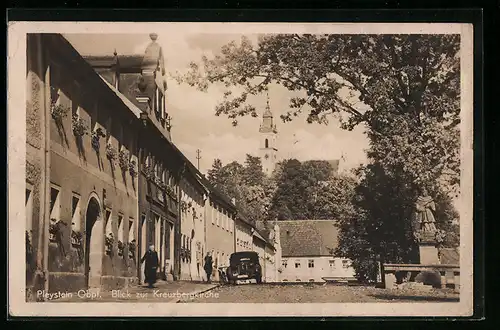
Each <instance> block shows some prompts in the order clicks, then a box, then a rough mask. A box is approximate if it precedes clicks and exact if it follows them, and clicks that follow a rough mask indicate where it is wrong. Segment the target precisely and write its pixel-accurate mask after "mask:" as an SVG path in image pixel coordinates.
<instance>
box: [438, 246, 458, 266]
mask: <svg viewBox="0 0 500 330" xmlns="http://www.w3.org/2000/svg"><path fill="white" fill-rule="evenodd" d="M439 255H440V257H439V259H440V261H441V264H442V265H459V264H460V253H459V251H458V249H455V248H441V249H439Z"/></svg>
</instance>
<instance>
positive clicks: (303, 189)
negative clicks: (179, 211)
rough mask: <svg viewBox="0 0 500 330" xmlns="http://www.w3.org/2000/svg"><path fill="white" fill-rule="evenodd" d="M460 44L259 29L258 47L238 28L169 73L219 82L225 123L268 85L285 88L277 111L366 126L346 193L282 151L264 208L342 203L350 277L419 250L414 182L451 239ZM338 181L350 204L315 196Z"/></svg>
mask: <svg viewBox="0 0 500 330" xmlns="http://www.w3.org/2000/svg"><path fill="white" fill-rule="evenodd" d="M459 55H460V38H459V36H458V35H416V34H414V35H334V34H332V35H320V34H316V35H311V34H303V35H297V34H286V35H283V34H278V35H264V36H262V37H261V38H260V39H259V41H258V44H257V45H256V46H254V45H253V44H252V43H251V42H250V41H249V40H248V39H247V38H242V40H241V43H239V44H238V43H236V42H232V43H230V44H228V45H226V46H224V47H223V48H222V49H221V53H220V54H217V55H215V56H214V57H213V58H206V57H204V58H202V64H201V65H200V64H196V63H192V65H191V70H190V72H189V73H188V74H186V75H184V76H183V77H179V81H183V82H186V83H188V84H190V85H191V86H196V87H198V88H199V89H200V90H207V88H208V86H209V85H210V84H222V85H223V86H225V87H226V89H227V90H226V92H225V93H224V98H223V100H222V101H221V102H220V104H218V105H217V106H216V109H215V114H216V115H226V116H228V118H229V119H231V120H232V121H233V124H234V125H237V123H238V117H241V116H246V115H251V116H256V115H257V113H256V109H255V107H254V106H253V105H252V104H251V102H250V99H249V96H250V95H257V94H261V93H263V92H264V91H266V90H267V89H268V88H269V87H270V86H272V85H273V84H278V85H281V86H283V87H285V88H286V89H288V90H289V91H290V111H288V112H287V113H285V114H283V115H282V116H281V118H282V120H283V121H284V122H287V121H291V120H293V118H295V117H297V116H298V115H299V114H300V113H302V112H307V122H309V123H312V122H320V123H328V120H329V118H331V117H332V116H335V118H337V119H338V120H339V121H340V125H341V127H342V128H343V129H346V130H352V129H353V128H354V127H356V126H357V125H363V126H364V128H365V132H366V134H367V137H368V139H369V142H370V147H369V150H368V154H367V156H368V160H369V163H368V165H367V166H364V167H361V168H360V169H359V171H358V181H359V182H358V183H357V187H356V189H355V193H353V194H351V195H350V193H349V189H350V188H348V187H350V186H349V185H347V183H346V182H336V183H335V184H333V183H332V184H331V185H330V184H328V185H325V186H321V187H320V186H319V185H316V184H315V180H316V181H322V180H319V179H314V178H315V174H316V173H321V170H319V169H318V168H317V167H314V166H309V167H305V168H303V166H302V164H300V162H298V161H294V160H289V161H287V162H285V163H283V164H281V165H280V166H278V167H277V169H276V171H275V175H274V176H275V185H276V186H275V187H276V191H275V192H276V193H275V195H274V197H273V200H272V203H271V206H270V215H272V216H277V217H278V218H287V219H293V218H296V219H297V218H303V219H307V218H311V217H321V216H323V215H325V214H329V215H331V214H334V215H335V214H337V213H339V212H341V211H342V212H341V213H343V214H341V215H340V216H339V219H340V220H341V237H340V246H339V248H338V251H337V252H338V253H339V254H342V255H343V256H345V257H349V258H351V259H353V263H354V267H355V268H356V271H357V273H358V276H359V277H360V278H372V277H373V274H374V271H375V270H376V267H375V265H376V263H375V262H374V261H375V260H376V259H377V258H380V259H382V260H384V261H386V262H415V261H418V260H417V258H418V253H417V252H418V250H417V249H416V246H415V243H414V241H413V238H412V237H411V230H410V229H411V228H410V222H411V217H412V212H413V205H414V202H415V199H416V198H417V196H418V193H419V190H420V189H421V188H422V187H425V188H427V190H428V191H429V193H430V194H431V196H432V197H433V198H434V200H435V201H436V203H437V210H436V219H437V221H438V228H441V229H445V230H447V231H448V232H449V235H448V237H447V240H445V242H444V243H443V244H446V245H456V244H458V243H457V242H458V231H457V226H456V225H452V224H451V222H450V221H451V220H453V219H456V218H457V214H456V211H455V210H454V209H453V206H452V204H451V200H450V196H451V195H452V194H457V193H458V189H459V174H460V155H459V152H460V134H459V133H460V132H459V124H460V57H459ZM235 90H239V91H240V92H239V93H238V94H237V95H233V92H234V91H235ZM306 173H307V174H306ZM326 181H328V180H326ZM339 185H340V187H343V188H342V189H343V190H342V191H343V192H344V193H345V194H346V195H349V196H352V203H351V204H350V206H349V203H345V205H346V206H345V208H343V209H342V210H335V208H334V207H333V204H334V203H332V205H331V206H324V207H319V206H318V205H319V203H328V201H330V200H331V199H334V198H335V189H340V188H339ZM342 185H345V186H342ZM321 189H323V190H321ZM296 196H301V199H299V198H297V197H296ZM311 196H313V197H314V196H321V198H324V199H325V200H324V201H323V200H321V201H319V202H318V199H316V200H314V198H313V199H312V200H311V198H310V197H311ZM327 196H328V197H327ZM342 198H343V197H342ZM339 203H341V204H342V201H339ZM322 205H323V204H322ZM350 207H352V209H350ZM329 208H331V209H329ZM311 210H314V212H316V213H313V214H311Z"/></svg>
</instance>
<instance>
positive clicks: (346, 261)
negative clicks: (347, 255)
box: [342, 259, 351, 268]
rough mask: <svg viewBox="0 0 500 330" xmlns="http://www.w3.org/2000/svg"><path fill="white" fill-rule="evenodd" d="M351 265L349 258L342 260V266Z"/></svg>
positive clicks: (347, 266)
mask: <svg viewBox="0 0 500 330" xmlns="http://www.w3.org/2000/svg"><path fill="white" fill-rule="evenodd" d="M350 266H351V262H350V261H349V260H346V259H344V260H342V267H344V268H349V267H350Z"/></svg>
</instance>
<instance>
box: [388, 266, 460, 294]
mask: <svg viewBox="0 0 500 330" xmlns="http://www.w3.org/2000/svg"><path fill="white" fill-rule="evenodd" d="M382 272H383V274H384V276H383V281H384V287H385V288H386V289H392V288H394V287H395V286H396V285H397V284H400V283H402V282H406V281H413V282H421V283H423V284H426V285H432V286H433V287H438V288H442V289H444V288H447V287H449V286H451V287H453V288H454V289H455V291H456V292H458V291H459V290H460V267H459V266H458V265H424V264H383V266H382ZM397 275H399V276H397ZM398 277H399V278H398Z"/></svg>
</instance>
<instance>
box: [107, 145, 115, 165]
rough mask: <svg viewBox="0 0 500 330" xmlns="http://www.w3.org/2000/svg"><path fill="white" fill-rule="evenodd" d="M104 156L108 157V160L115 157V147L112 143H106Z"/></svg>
mask: <svg viewBox="0 0 500 330" xmlns="http://www.w3.org/2000/svg"><path fill="white" fill-rule="evenodd" d="M106 157H108V159H109V160H110V161H113V160H115V159H116V149H115V147H113V145H112V144H111V143H108V144H107V145H106Z"/></svg>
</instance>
